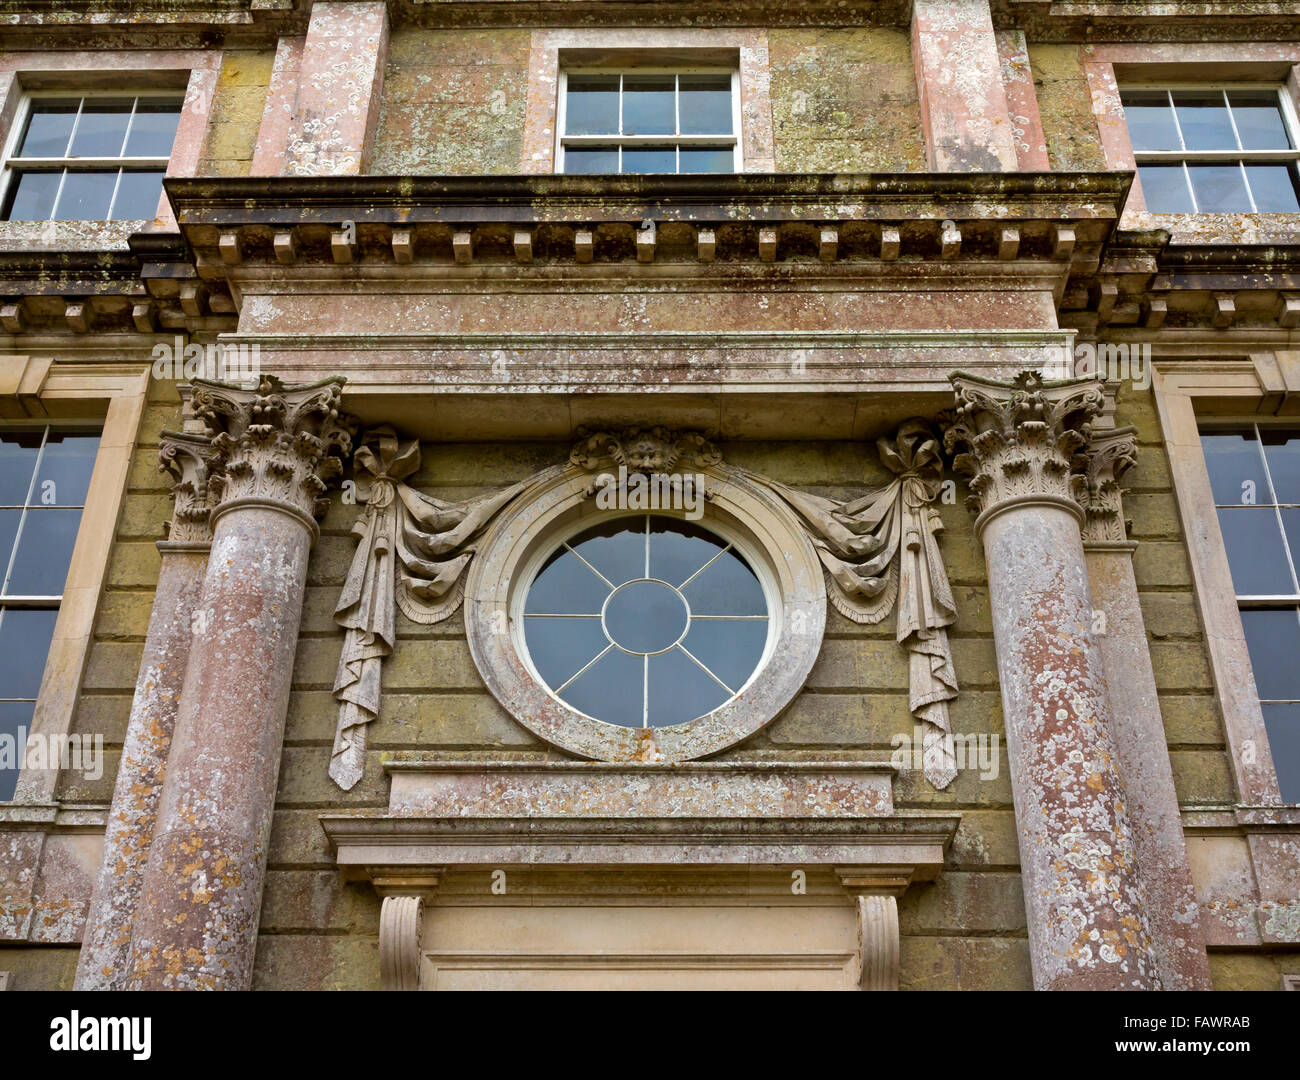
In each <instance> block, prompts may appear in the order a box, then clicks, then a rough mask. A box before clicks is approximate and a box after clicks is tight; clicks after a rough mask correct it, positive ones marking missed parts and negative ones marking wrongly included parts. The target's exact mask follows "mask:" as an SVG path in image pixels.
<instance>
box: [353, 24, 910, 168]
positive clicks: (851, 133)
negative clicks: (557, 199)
mask: <svg viewBox="0 0 1300 1080" xmlns="http://www.w3.org/2000/svg"><path fill="white" fill-rule="evenodd" d="M768 42H769V52H770V58H771V59H770V63H771V94H772V114H773V124H774V128H775V135H776V152H777V159H776V167H777V169H778V171H795V172H858V171H872V170H874V171H884V172H888V171H900V172H901V171H907V170H909V169H923V168H924V167H925V150H924V147H923V145H922V139H921V119H920V113H919V110H918V106H917V98H916V78H915V75H914V74H913V71H912V59H911V49H910V46H909V44H908V39H907V34H906V33H904V32H903V31H901V30H885V29H871V30H867V29H863V30H773V31H771V32H770V33H769V35H768ZM529 43H530V33H529V31H527V30H497V31H482V32H476V31H469V30H421V29H402V30H397V31H395V32H394V33H393V35H392V38H391V40H390V42H389V51H388V65H387V68H386V70H385V73H384V91H383V100H382V103H381V106H380V113H379V127H378V131H377V133H376V135H375V145H374V151H373V157H372V160H371V165H370V171H371V172H372V173H376V174H384V173H390V174H407V173H412V174H433V173H453V174H465V173H513V172H518V171H519V170H520V156H521V153H522V146H523V132H524V106H525V97H526V93H525V91H526V86H527V80H528V63H529Z"/></svg>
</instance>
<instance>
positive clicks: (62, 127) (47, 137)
mask: <svg viewBox="0 0 1300 1080" xmlns="http://www.w3.org/2000/svg"><path fill="white" fill-rule="evenodd" d="M76 117H77V103H76V102H75V101H66V102H64V101H60V102H54V101H47V102H37V103H35V104H33V105H32V110H31V113H30V114H29V116H28V119H27V130H26V131H25V132H24V133H23V141H22V143H21V144H20V146H19V148H18V153H19V155H20V156H22V157H63V156H64V154H66V153H67V149H68V136H70V135H71V134H72V122H73V120H75V119H76Z"/></svg>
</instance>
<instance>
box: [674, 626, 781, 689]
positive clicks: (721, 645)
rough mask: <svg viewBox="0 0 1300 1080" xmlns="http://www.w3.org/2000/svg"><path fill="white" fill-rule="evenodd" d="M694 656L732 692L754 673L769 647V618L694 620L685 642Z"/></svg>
mask: <svg viewBox="0 0 1300 1080" xmlns="http://www.w3.org/2000/svg"><path fill="white" fill-rule="evenodd" d="M682 645H683V646H684V647H685V648H686V651H687V652H689V653H690V654H691V655H692V656H694V657H695V659H697V660H698V661H699V662H700V663H702V664H703V665H704V666H705V667H707V668H708V669H709V670H710V671H711V672H713V674H714V675H716V676H717V677H718V678H719V679H721V680H722V681H723V682H724V683H726V684H727V685H728V686H729V687H731V689H732V690H736V691H739V690H740V689H741V688H742V687H743V686H744V685H745V683H747V682H748V681H749V677H750V676H751V675H753V674H754V669H755V668H756V667H758V662H759V660H761V659H762V658H763V650H764V649H765V648H766V647H767V620H766V619H692V620H691V632H690V633H689V634H687V635H686V640H685V641H683V642H682Z"/></svg>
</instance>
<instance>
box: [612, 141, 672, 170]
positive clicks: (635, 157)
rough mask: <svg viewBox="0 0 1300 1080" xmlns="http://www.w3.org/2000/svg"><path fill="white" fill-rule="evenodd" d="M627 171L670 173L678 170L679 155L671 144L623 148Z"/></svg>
mask: <svg viewBox="0 0 1300 1080" xmlns="http://www.w3.org/2000/svg"><path fill="white" fill-rule="evenodd" d="M623 171H624V172H625V173H670V172H676V171H677V156H676V154H675V153H674V151H673V148H672V147H671V146H642V147H637V148H636V149H633V148H632V147H630V146H625V147H624V148H623Z"/></svg>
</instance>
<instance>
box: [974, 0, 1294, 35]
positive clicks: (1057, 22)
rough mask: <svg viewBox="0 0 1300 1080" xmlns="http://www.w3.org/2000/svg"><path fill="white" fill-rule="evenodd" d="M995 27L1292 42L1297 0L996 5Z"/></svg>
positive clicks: (1056, 0) (999, 1)
mask: <svg viewBox="0 0 1300 1080" xmlns="http://www.w3.org/2000/svg"><path fill="white" fill-rule="evenodd" d="M992 8H993V25H994V26H995V27H996V28H997V29H999V30H1023V31H1024V32H1025V34H1026V35H1027V36H1028V37H1029V38H1030V40H1032V41H1037V42H1061V43H1079V44H1082V43H1085V42H1086V43H1089V44H1101V43H1103V42H1107V43H1110V42H1160V43H1177V42H1194V43H1197V44H1203V43H1208V42H1234V41H1250V42H1255V41H1289V40H1291V39H1292V38H1293V37H1294V36H1295V27H1296V20H1297V17H1300V3H1297V2H1296V0H1119V2H1115V0H992Z"/></svg>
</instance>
